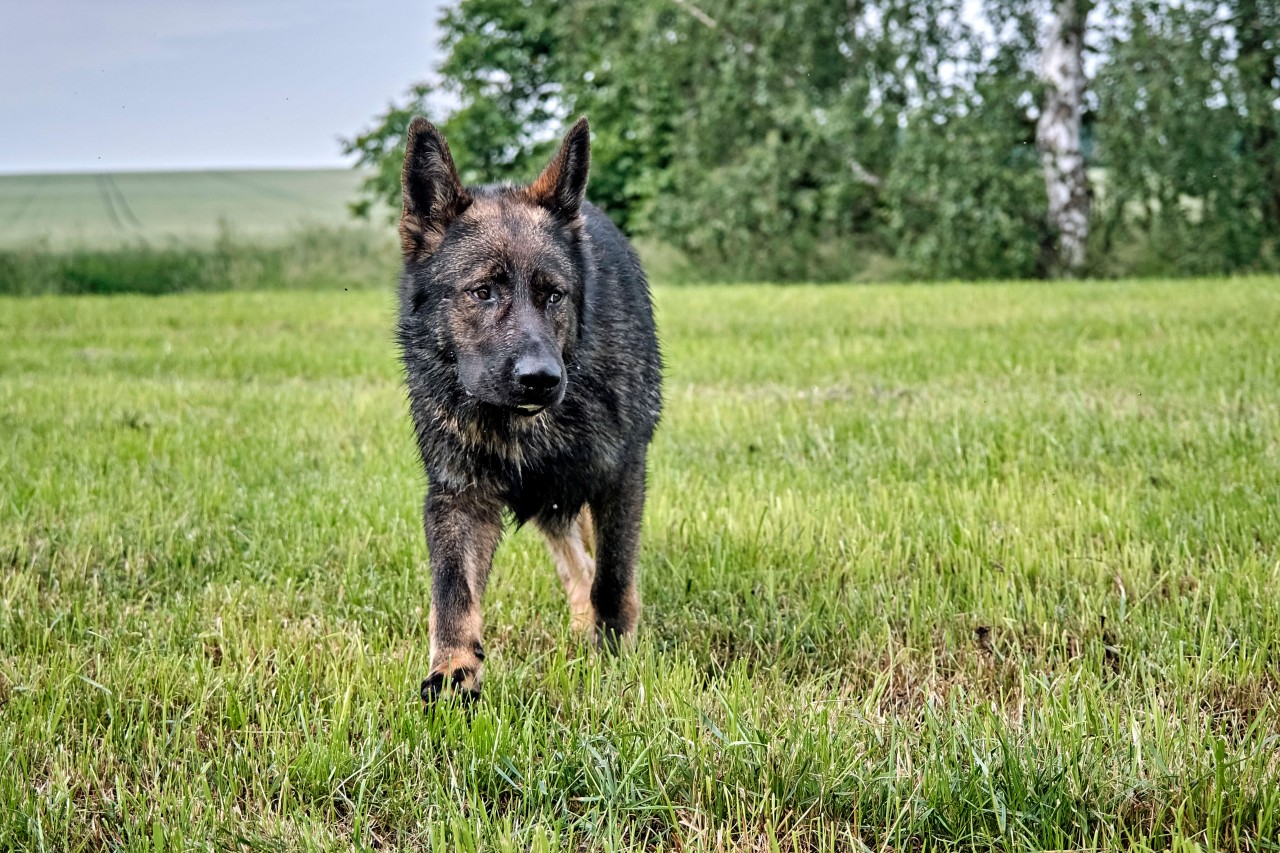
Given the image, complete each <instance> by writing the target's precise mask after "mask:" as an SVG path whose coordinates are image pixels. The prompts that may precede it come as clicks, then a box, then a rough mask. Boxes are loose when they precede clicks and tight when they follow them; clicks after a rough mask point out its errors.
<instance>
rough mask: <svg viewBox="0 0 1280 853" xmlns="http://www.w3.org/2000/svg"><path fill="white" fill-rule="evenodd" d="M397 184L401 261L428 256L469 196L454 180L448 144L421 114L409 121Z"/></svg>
mask: <svg viewBox="0 0 1280 853" xmlns="http://www.w3.org/2000/svg"><path fill="white" fill-rule="evenodd" d="M400 185H401V187H402V188H403V191H404V210H403V211H402V212H401V214H400V248H401V250H402V251H403V252H404V257H405V260H414V259H418V260H421V259H425V258H428V257H430V256H431V255H432V253H434V252H435V251H436V249H438V248H440V243H441V241H443V240H444V231H445V229H446V228H448V227H449V223H450V222H452V221H453V220H454V219H456V218H458V217H459V216H460V215H461V214H462V212H463V211H465V210H466V209H467V206H468V205H469V204H471V197H470V196H469V195H467V191H466V190H465V189H463V188H462V182H461V181H459V180H458V170H457V168H455V167H454V165H453V157H452V155H450V154H449V144H448V143H447V142H445V141H444V137H443V136H441V135H440V131H438V130H436V128H435V126H434V125H432V124H431V122H429V121H427V120H426V119H425V118H423V117H422V116H418V117H417V118H415V119H414V120H413V121H412V122H410V123H409V138H408V140H407V141H406V143H405V148H404V171H403V172H401V174H400Z"/></svg>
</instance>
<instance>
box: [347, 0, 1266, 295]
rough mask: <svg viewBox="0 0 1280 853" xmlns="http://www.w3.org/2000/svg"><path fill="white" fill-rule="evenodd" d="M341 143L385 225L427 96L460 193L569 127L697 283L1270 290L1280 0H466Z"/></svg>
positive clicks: (601, 189) (511, 171)
mask: <svg viewBox="0 0 1280 853" xmlns="http://www.w3.org/2000/svg"><path fill="white" fill-rule="evenodd" d="M441 23H442V31H443V34H444V35H443V40H442V47H443V48H444V57H445V58H444V60H443V62H442V63H441V64H440V66H439V67H438V68H437V69H434V71H433V73H432V75H431V76H430V77H429V79H427V80H424V81H423V82H421V83H419V84H416V85H415V86H413V87H412V89H411V90H410V91H409V93H408V95H407V96H406V97H404V98H402V99H401V100H400V101H399V102H397V103H394V104H393V105H392V106H391V107H390V108H388V109H387V110H386V111H385V112H384V113H382V114H381V115H379V116H377V117H375V119H374V120H373V122H372V124H371V126H370V127H369V128H368V129H367V130H366V131H365V132H363V133H360V134H358V135H356V136H353V137H352V138H351V139H349V140H346V146H347V149H348V151H349V152H351V153H355V154H357V155H358V160H359V162H360V164H361V165H363V166H366V167H372V169H373V171H372V174H371V177H370V178H369V180H368V182H367V185H366V190H367V198H366V199H365V200H364V201H363V202H362V203H361V204H359V205H357V208H358V210H357V212H363V213H366V214H367V213H368V212H369V211H370V210H371V209H372V206H371V201H372V200H374V199H386V200H387V201H389V202H391V203H392V204H393V205H394V206H396V207H398V205H399V201H398V199H399V161H400V158H401V156H402V152H403V148H402V146H403V138H404V132H405V129H406V128H407V125H408V121H409V119H410V118H411V117H412V116H413V115H415V114H419V113H423V112H427V111H428V101H429V100H430V99H431V98H432V95H433V93H435V92H438V91H446V92H448V93H450V94H451V95H452V100H453V101H454V102H455V103H457V104H458V106H457V108H456V109H454V110H453V111H452V112H451V114H450V115H448V116H447V117H445V118H444V120H443V121H440V120H439V119H440V118H441V117H439V116H433V118H434V119H436V120H437V123H438V124H440V125H441V126H442V129H443V130H444V132H445V134H446V136H447V138H448V139H449V142H450V145H451V146H452V147H453V149H454V155H455V159H456V160H457V162H458V163H459V165H460V166H461V168H462V169H463V171H464V172H465V174H464V175H463V177H464V180H467V181H469V182H474V181H481V180H504V179H511V180H520V179H526V178H528V176H530V175H533V174H536V172H537V170H538V168H540V166H541V165H542V163H543V161H544V160H545V158H546V157H547V156H548V155H549V153H550V151H551V147H552V146H553V144H554V140H555V139H556V138H557V135H558V133H559V132H560V131H562V130H563V128H564V127H565V126H567V124H568V123H569V122H570V121H572V119H573V118H574V117H576V116H578V115H581V114H586V115H588V116H590V120H591V128H592V158H593V162H592V177H591V188H590V195H591V198H592V199H593V200H594V201H595V202H596V203H597V204H599V205H600V206H602V207H603V208H604V209H605V210H606V211H608V212H609V214H610V215H611V216H613V217H614V219H615V220H616V221H617V222H618V223H619V224H620V225H621V226H622V227H623V228H624V229H625V230H627V231H628V232H630V233H632V234H633V235H642V236H646V237H651V238H654V239H656V240H660V241H663V242H665V243H668V244H670V245H673V246H675V247H677V248H679V249H680V250H682V252H683V253H684V254H685V255H686V256H687V257H688V259H689V260H690V262H691V266H692V267H693V268H694V269H696V270H698V271H699V274H700V275H702V276H705V277H708V278H723V279H737V280H741V279H754V280H799V279H809V280H830V279H843V278H848V277H851V276H856V275H859V274H863V273H865V271H866V269H867V267H868V265H869V264H872V263H874V262H875V261H876V259H886V258H888V259H891V269H893V270H894V271H896V274H899V275H903V276H910V277H916V278H1034V277H1054V276H1062V275H1122V274H1123V275H1191V274H1221V273H1236V272H1255V271H1266V270H1277V269H1280V0H1227V1H1226V2H1217V0H981V2H976V0H753V2H734V0H460V2H458V3H457V4H456V5H453V6H451V7H449V8H447V9H446V10H445V11H444V12H443V14H442V19H441Z"/></svg>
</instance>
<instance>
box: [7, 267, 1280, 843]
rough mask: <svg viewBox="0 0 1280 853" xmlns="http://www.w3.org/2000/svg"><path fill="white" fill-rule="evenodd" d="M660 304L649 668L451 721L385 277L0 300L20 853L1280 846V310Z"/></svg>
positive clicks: (922, 294)
mask: <svg viewBox="0 0 1280 853" xmlns="http://www.w3.org/2000/svg"><path fill="white" fill-rule="evenodd" d="M656 302H657V307H658V312H659V323H660V326H661V328H662V331H663V340H664V344H665V347H666V353H667V356H668V365H669V371H668V374H667V406H666V410H665V413H664V422H663V426H662V428H661V429H660V430H659V431H658V434H657V436H656V438H655V441H654V444H653V447H652V450H651V452H650V455H649V461H650V477H649V497H648V501H647V505H646V518H645V521H646V526H645V532H644V541H643V544H642V548H641V552H640V553H641V556H640V580H641V584H642V588H643V599H644V601H645V608H646V609H645V613H644V618H643V619H642V621H641V628H640V632H639V645H638V648H637V649H636V650H635V651H634V652H632V653H630V654H627V655H624V656H622V657H620V658H616V659H615V658H611V657H608V656H602V655H599V654H594V653H592V652H591V651H590V650H589V649H587V648H584V647H582V646H581V645H578V644H577V643H575V641H574V640H573V639H572V637H571V635H570V630H569V626H568V609H567V607H566V605H565V602H564V596H563V593H562V591H561V589H560V584H559V582H558V580H557V578H556V573H555V568H554V565H553V563H552V561H551V559H550V557H549V555H548V554H547V551H546V548H545V546H544V544H543V543H542V541H541V540H540V537H539V535H538V533H537V531H536V530H535V529H533V526H532V525H529V526H526V527H525V528H523V529H521V530H518V531H517V530H511V531H509V534H508V535H507V536H506V537H505V541H504V543H503V545H502V547H501V548H500V549H499V552H498V559H497V564H496V565H495V567H494V571H493V573H492V574H491V576H490V579H489V584H488V590H487V593H486V602H485V604H486V607H485V625H486V641H487V642H486V649H487V651H488V660H487V663H486V672H485V679H486V680H485V691H486V692H485V698H484V700H483V702H482V703H481V704H480V706H479V707H477V708H476V709H474V711H473V712H468V711H466V710H465V709H461V708H455V707H443V708H440V709H438V711H437V713H435V714H434V715H424V714H423V713H422V711H421V708H420V706H419V702H418V699H417V695H416V694H417V686H418V684H419V682H420V680H421V678H422V676H423V674H424V672H425V670H426V668H427V666H428V662H427V658H428V651H429V649H428V605H429V601H428V598H429V595H428V592H429V590H428V586H429V578H428V572H427V570H426V558H427V549H426V544H425V542H424V541H423V535H422V525H421V517H420V511H421V506H422V489H423V479H422V474H421V471H420V469H419V468H418V466H417V461H416V453H417V450H416V448H415V445H414V437H413V430H412V427H411V425H410V424H409V422H408V419H407V417H406V415H405V402H404V393H403V383H402V377H401V376H400V371H399V367H398V365H397V363H396V358H395V349H394V346H393V344H392V340H391V336H390V329H391V327H392V313H393V305H392V302H391V300H390V299H389V298H388V295H387V293H386V292H385V290H384V291H381V292H374V291H363V292H352V293H344V292H342V291H340V290H339V291H337V292H327V293H315V292H308V293H284V292H276V293H226V294H187V295H181V296H174V297H171V298H165V299H151V298H141V297H132V296H119V297H113V298H109V299H107V298H96V297H77V298H62V297H40V298H34V299H3V298H0V341H3V342H4V345H3V346H0V435H3V438H4V440H3V441H0V496H2V498H3V499H0V847H4V848H11V849H14V850H22V851H27V850H31V851H38V850H41V849H44V850H53V851H67V852H68V853H76V851H99V850H125V851H130V850H137V851H142V850H156V849H166V850H224V849H253V850H279V851H293V850H353V849H359V850H370V849H375V848H376V849H380V850H433V851H435V850H449V851H452V850H462V851H467V850H478V851H506V850H511V851H525V850H535V851H537V850H542V851H561V850H574V851H592V853H595V851H635V850H654V851H657V850H680V851H687V853H711V851H716V853H724V851H729V850H746V851H761V853H764V851H774V850H778V851H788V852H789V853H802V851H804V853H808V851H820V853H828V851H847V850H865V849H870V850H877V851H880V850H921V851H933V850H938V851H985V850H992V849H1000V850H1028V849H1029V850H1067V849H1077V850H1078V849H1088V850H1176V851H1190V850H1194V849H1214V850H1246V851H1267V850H1270V849H1271V848H1272V847H1273V846H1274V840H1275V839H1276V838H1277V837H1280V765H1277V761H1276V743H1277V737H1278V736H1280V674H1278V673H1277V670H1276V657H1277V653H1278V651H1280V608H1277V607H1276V606H1275V603H1274V600H1275V595H1276V590H1277V589H1280V504H1277V502H1276V500H1275V496H1276V495H1277V494H1280V465H1278V464H1277V458H1276V452H1277V447H1276V436H1277V435H1280V400H1278V398H1277V395H1276V393H1275V389H1276V388H1277V385H1278V383H1280V362H1278V361H1277V360H1276V358H1275V343H1274V342H1275V330H1276V328H1277V327H1280V280H1277V279H1275V278H1269V279H1246V280H1231V281H1226V280H1200V281H1192V282H1167V281H1161V282H1145V283H1136V282H1106V283H1078V282H1076V283H1064V284H1062V285H1061V286H1058V287H1054V288H1032V287H1025V286H1022V285H1017V284H1012V285H991V284H982V285H945V286H939V287H929V288H921V287H906V286H884V287H873V288H858V287H841V286H834V287H832V286H823V287H808V286H797V287H790V288H778V287H770V286H758V287H756V286H745V285H744V286H741V287H733V288H727V287H684V288H678V289H677V288H664V287H659V288H657V290H656Z"/></svg>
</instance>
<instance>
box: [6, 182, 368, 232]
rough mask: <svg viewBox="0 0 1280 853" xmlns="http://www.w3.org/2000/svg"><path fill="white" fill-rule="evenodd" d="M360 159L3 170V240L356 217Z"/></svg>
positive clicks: (268, 228)
mask: <svg viewBox="0 0 1280 853" xmlns="http://www.w3.org/2000/svg"><path fill="white" fill-rule="evenodd" d="M362 179H363V175H361V173H359V172H356V171H353V170H351V169H312V170H303V169H299V170H283V169H281V170H265V169H264V170H257V171H254V170H247V171H208V172H119V173H104V174H62V175H0V248H14V247H21V246H25V245H29V244H31V243H32V242H36V241H39V242H43V243H47V244H49V245H51V246H54V247H57V248H62V247H75V248H111V247H114V246H118V245H121V244H137V243H147V244H150V245H159V246H164V245H172V244H176V245H182V246H186V245H205V244H208V243H210V242H212V241H213V240H214V239H215V238H217V237H218V236H219V235H220V234H221V233H223V232H224V231H225V230H227V229H230V230H231V232H232V233H233V234H252V235H253V236H254V239H255V240H258V241H263V240H266V241H271V240H279V239H284V238H287V237H288V236H290V235H291V234H293V233H294V232H296V231H297V230H299V229H301V228H334V227H339V226H350V225H351V224H352V222H353V220H352V218H351V214H350V212H349V211H348V210H347V203H348V202H350V201H353V200H354V199H355V198H356V193H357V188H358V185H359V183H360V181H361V180H362Z"/></svg>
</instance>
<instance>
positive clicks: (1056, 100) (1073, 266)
mask: <svg viewBox="0 0 1280 853" xmlns="http://www.w3.org/2000/svg"><path fill="white" fill-rule="evenodd" d="M1091 6H1092V3H1091V2H1090V0H1053V11H1052V16H1051V19H1050V23H1049V26H1048V28H1047V32H1046V33H1045V39H1044V46H1043V47H1042V48H1041V53H1040V75H1041V78H1042V80H1043V81H1044V108H1043V109H1042V110H1041V112H1040V119H1039V121H1038V122H1037V123H1036V147H1037V148H1039V150H1040V159H1041V162H1042V163H1043V164H1044V182H1045V190H1046V194H1047V196H1048V201H1049V222H1050V223H1051V224H1052V226H1053V229H1054V231H1055V238H1056V241H1057V246H1056V258H1055V261H1056V265H1057V266H1059V267H1061V268H1062V269H1064V270H1066V271H1067V272H1070V273H1078V272H1080V270H1081V269H1082V268H1083V267H1084V261H1085V242H1086V240H1087V239H1088V236H1089V180H1088V176H1087V175H1086V174H1085V168H1084V154H1083V152H1082V151H1081V148H1080V116H1081V112H1082V109H1083V103H1084V90H1085V76H1084V37H1085V27H1086V22H1087V20H1088V18H1089V11H1090V7H1091Z"/></svg>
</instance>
